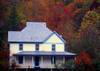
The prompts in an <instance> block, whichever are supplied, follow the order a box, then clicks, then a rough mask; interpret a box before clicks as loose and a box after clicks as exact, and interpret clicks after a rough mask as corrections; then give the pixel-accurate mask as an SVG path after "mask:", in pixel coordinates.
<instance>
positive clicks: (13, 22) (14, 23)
mask: <svg viewBox="0 0 100 71" xmlns="http://www.w3.org/2000/svg"><path fill="white" fill-rule="evenodd" d="M11 4H12V7H11V13H10V16H9V19H8V24H7V26H6V27H7V28H8V29H7V30H18V29H19V18H18V15H17V12H16V1H14V2H13V1H12V2H11Z"/></svg>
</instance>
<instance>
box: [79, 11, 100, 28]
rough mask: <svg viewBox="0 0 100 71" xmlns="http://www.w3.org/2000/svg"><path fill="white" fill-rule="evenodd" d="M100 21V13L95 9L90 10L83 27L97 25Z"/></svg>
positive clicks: (82, 24) (84, 19)
mask: <svg viewBox="0 0 100 71" xmlns="http://www.w3.org/2000/svg"><path fill="white" fill-rule="evenodd" d="M99 21H100V14H99V13H96V12H95V11H88V12H87V13H86V15H85V16H84V18H83V22H82V23H81V29H87V28H88V27H89V26H95V25H96V24H97V22H99Z"/></svg>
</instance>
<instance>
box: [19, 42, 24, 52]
mask: <svg viewBox="0 0 100 71" xmlns="http://www.w3.org/2000/svg"><path fill="white" fill-rule="evenodd" d="M19 50H20V51H21V50H23V44H22V43H21V44H19Z"/></svg>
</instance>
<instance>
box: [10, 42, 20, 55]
mask: <svg viewBox="0 0 100 71" xmlns="http://www.w3.org/2000/svg"><path fill="white" fill-rule="evenodd" d="M9 46H10V56H12V55H13V54H16V53H18V52H20V51H19V44H17V43H12V44H9Z"/></svg>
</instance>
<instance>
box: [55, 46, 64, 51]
mask: <svg viewBox="0 0 100 71" xmlns="http://www.w3.org/2000/svg"><path fill="white" fill-rule="evenodd" d="M64 51H65V47H64V44H56V52H64Z"/></svg>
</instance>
